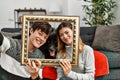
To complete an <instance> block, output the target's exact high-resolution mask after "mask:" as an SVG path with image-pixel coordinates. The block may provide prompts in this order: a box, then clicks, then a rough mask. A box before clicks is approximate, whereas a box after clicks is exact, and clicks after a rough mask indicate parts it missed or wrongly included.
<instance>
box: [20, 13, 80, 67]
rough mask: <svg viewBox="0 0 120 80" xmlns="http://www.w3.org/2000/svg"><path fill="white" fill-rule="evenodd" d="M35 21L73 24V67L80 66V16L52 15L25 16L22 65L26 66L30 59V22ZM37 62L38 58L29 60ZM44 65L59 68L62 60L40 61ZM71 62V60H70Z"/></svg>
mask: <svg viewBox="0 0 120 80" xmlns="http://www.w3.org/2000/svg"><path fill="white" fill-rule="evenodd" d="M31 21H32V22H34V21H40V22H42V21H47V22H66V21H67V22H72V23H73V50H72V52H73V55H72V61H71V64H72V66H77V65H78V47H79V46H78V44H79V42H78V40H79V39H78V38H79V27H80V25H79V17H78V16H51V15H23V27H22V60H21V64H25V62H26V61H27V59H28V45H27V44H28V40H29V26H30V22H31ZM29 59H31V60H35V59H38V58H29ZM39 60H40V61H41V62H42V65H51V66H54V65H56V66H59V60H60V59H39ZM68 60H69V59H68Z"/></svg>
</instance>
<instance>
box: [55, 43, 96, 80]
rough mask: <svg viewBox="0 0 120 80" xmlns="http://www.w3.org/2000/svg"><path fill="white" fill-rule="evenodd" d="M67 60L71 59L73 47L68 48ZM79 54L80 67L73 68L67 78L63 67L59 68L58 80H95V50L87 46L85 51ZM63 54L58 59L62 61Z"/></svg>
mask: <svg viewBox="0 0 120 80" xmlns="http://www.w3.org/2000/svg"><path fill="white" fill-rule="evenodd" d="M66 51H67V59H69V58H71V56H70V54H71V51H72V50H71V47H70V46H69V47H68V46H67V47H66ZM78 54H79V56H78V57H79V58H78V66H76V67H74V66H73V67H72V70H71V71H70V73H69V74H68V75H67V76H65V75H64V73H63V70H62V68H61V67H57V72H58V79H60V80H94V73H95V64H94V63H95V62H94V54H93V49H92V48H91V47H90V46H88V45H85V46H84V50H83V52H81V53H78ZM61 56H62V55H61V54H58V55H57V58H58V59H61Z"/></svg>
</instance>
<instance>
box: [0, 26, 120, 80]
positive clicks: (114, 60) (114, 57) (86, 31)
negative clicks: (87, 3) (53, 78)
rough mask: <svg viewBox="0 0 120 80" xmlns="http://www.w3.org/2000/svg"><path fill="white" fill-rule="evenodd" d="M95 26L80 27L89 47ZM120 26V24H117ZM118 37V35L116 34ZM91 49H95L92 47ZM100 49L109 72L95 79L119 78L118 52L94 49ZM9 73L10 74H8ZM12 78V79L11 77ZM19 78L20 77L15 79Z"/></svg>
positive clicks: (84, 40) (92, 39)
mask: <svg viewBox="0 0 120 80" xmlns="http://www.w3.org/2000/svg"><path fill="white" fill-rule="evenodd" d="M96 28H97V27H80V36H81V38H82V40H83V42H84V43H85V44H87V45H90V46H91V47H93V42H94V39H95V34H96ZM119 28H120V26H119ZM1 31H4V32H12V33H13V32H14V33H17V32H20V31H21V28H3V29H1ZM117 36H118V37H119V36H120V35H117ZM119 44H120V43H119ZM93 49H95V48H94V47H93ZM95 50H98V51H100V52H101V53H103V54H104V55H105V56H106V57H107V59H108V63H109V74H108V75H103V76H98V77H96V78H95V80H120V76H119V75H120V64H119V62H120V52H119V51H109V50H104V49H95ZM1 71H2V73H3V74H6V71H4V70H3V69H2V68H1V67H0V72H1ZM3 74H2V76H1V74H0V76H1V77H4V75H3ZM10 75H11V74H10ZM13 80H14V79H13ZM17 80H20V79H17Z"/></svg>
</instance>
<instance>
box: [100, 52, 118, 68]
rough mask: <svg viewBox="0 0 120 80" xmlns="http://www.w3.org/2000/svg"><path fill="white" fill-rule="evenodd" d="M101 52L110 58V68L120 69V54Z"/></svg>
mask: <svg viewBox="0 0 120 80" xmlns="http://www.w3.org/2000/svg"><path fill="white" fill-rule="evenodd" d="M100 52H102V53H104V55H106V56H107V58H108V63H109V68H110V69H114V68H120V52H111V51H104V50H100Z"/></svg>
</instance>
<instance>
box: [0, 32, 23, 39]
mask: <svg viewBox="0 0 120 80" xmlns="http://www.w3.org/2000/svg"><path fill="white" fill-rule="evenodd" d="M1 33H2V34H3V35H4V36H6V37H13V38H14V37H17V36H19V35H21V32H14V33H12V32H3V31H1Z"/></svg>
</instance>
